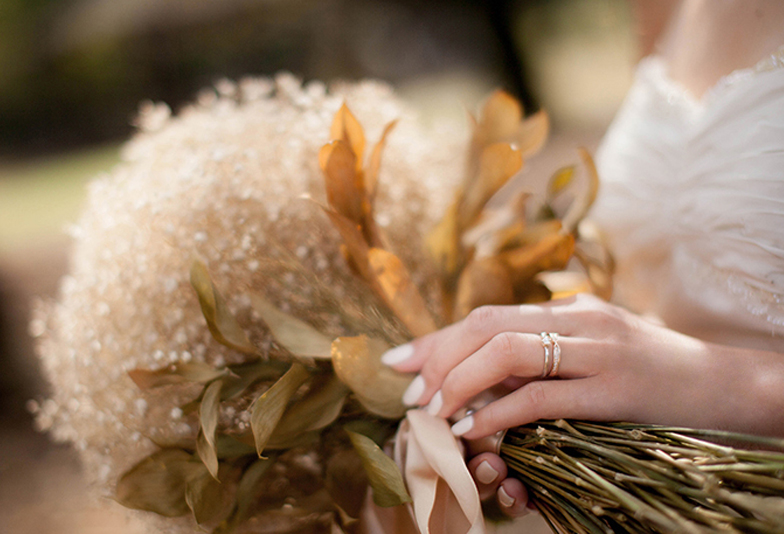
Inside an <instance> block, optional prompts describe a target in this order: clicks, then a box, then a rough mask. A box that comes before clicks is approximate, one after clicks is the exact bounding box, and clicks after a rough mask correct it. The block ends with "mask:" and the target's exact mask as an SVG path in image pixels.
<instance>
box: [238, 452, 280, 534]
mask: <svg viewBox="0 0 784 534" xmlns="http://www.w3.org/2000/svg"><path fill="white" fill-rule="evenodd" d="M274 463H275V458H272V457H270V458H260V459H258V460H256V461H255V462H253V463H252V464H251V465H250V467H248V468H247V469H246V470H245V473H244V474H243V475H242V479H241V480H240V484H239V487H238V488H237V512H236V514H235V516H234V521H235V522H236V523H242V522H243V521H245V520H246V519H247V518H248V517H250V515H251V512H252V511H253V507H254V506H255V505H256V503H257V501H258V498H259V490H260V486H261V482H262V480H264V476H265V475H266V474H267V471H269V468H270V467H272V465H273V464H274Z"/></svg>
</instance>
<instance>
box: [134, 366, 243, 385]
mask: <svg viewBox="0 0 784 534" xmlns="http://www.w3.org/2000/svg"><path fill="white" fill-rule="evenodd" d="M228 374H229V370H228V369H226V368H225V367H224V368H222V369H216V368H215V367H213V366H211V365H209V364H206V363H203V362H189V363H174V364H171V365H168V366H166V367H164V368H163V369H157V370H155V371H151V370H149V369H131V370H130V371H128V376H129V377H131V380H133V381H134V383H135V384H136V385H137V386H138V387H139V389H142V390H145V389H151V388H158V387H161V386H169V385H171V384H182V383H185V382H195V383H198V384H206V383H207V382H211V381H213V380H215V379H216V378H220V377H224V376H227V375H228Z"/></svg>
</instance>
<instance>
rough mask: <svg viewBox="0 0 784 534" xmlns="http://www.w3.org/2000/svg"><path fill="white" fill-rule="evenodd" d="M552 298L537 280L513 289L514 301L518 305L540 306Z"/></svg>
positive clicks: (545, 287) (548, 290) (543, 285)
mask: <svg viewBox="0 0 784 534" xmlns="http://www.w3.org/2000/svg"><path fill="white" fill-rule="evenodd" d="M552 298H553V294H552V292H551V291H550V289H549V288H548V287H547V286H546V285H545V284H543V283H542V282H540V281H539V280H533V281H532V282H530V283H528V284H525V285H522V286H518V287H516V288H515V301H516V302H518V303H520V304H541V303H543V302H548V301H550V300H552Z"/></svg>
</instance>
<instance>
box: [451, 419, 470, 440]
mask: <svg viewBox="0 0 784 534" xmlns="http://www.w3.org/2000/svg"><path fill="white" fill-rule="evenodd" d="M472 428H474V416H473V415H469V416H468V417H464V418H462V419H461V420H460V421H458V422H457V423H455V424H454V425H452V434H454V435H455V436H462V435H463V434H465V433H466V432H468V431H469V430H471V429H472Z"/></svg>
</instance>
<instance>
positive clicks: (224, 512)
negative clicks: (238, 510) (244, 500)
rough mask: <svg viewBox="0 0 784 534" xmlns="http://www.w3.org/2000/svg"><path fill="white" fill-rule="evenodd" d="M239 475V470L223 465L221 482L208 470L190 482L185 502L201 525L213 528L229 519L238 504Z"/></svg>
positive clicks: (186, 490) (199, 473) (203, 470)
mask: <svg viewBox="0 0 784 534" xmlns="http://www.w3.org/2000/svg"><path fill="white" fill-rule="evenodd" d="M239 475H240V471H239V470H238V469H237V468H231V467H229V466H228V465H223V466H221V476H220V480H218V479H217V478H215V477H213V476H212V475H211V474H210V473H209V471H208V470H207V469H202V470H201V471H200V472H198V473H197V474H196V475H194V476H192V477H191V478H190V480H188V483H187V485H186V488H185V502H187V503H188V507H189V508H190V509H191V511H192V512H193V518H194V519H195V520H196V522H197V523H198V524H199V525H202V526H206V527H210V528H213V527H216V526H218V524H220V523H221V522H222V521H224V520H226V519H227V518H228V517H229V515H230V514H231V512H232V511H233V510H234V505H235V503H236V493H237V482H238V478H239Z"/></svg>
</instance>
